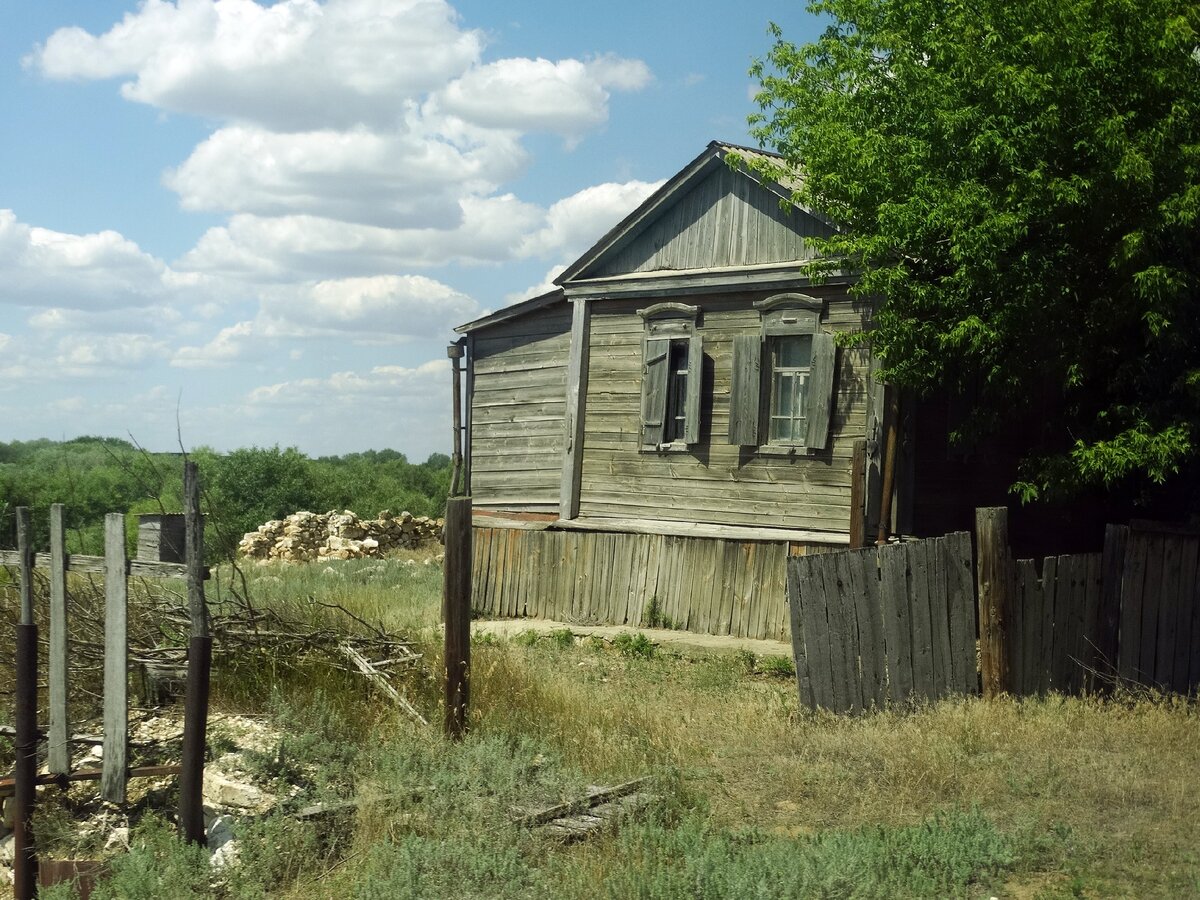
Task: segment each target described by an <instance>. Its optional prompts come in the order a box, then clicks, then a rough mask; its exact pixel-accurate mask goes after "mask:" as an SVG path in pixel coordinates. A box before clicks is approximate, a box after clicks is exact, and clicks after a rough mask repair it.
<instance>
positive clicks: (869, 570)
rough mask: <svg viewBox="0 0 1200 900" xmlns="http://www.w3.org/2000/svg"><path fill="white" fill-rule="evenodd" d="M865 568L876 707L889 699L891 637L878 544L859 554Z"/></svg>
mask: <svg viewBox="0 0 1200 900" xmlns="http://www.w3.org/2000/svg"><path fill="white" fill-rule="evenodd" d="M858 558H859V565H860V566H861V568H862V577H863V585H864V596H865V599H866V604H867V620H868V626H867V627H868V629H869V633H870V640H871V644H872V647H873V650H872V656H873V659H872V662H871V668H870V681H869V685H870V699H871V702H872V703H873V704H874V705H875V708H876V709H882V708H883V706H884V704H885V703H886V702H887V641H886V639H885V637H884V628H883V606H882V604H881V602H880V597H879V584H880V583H879V576H880V571H879V552H878V550H876V549H875V548H874V547H869V548H867V549H865V550H862V551H860V552H859V554H858Z"/></svg>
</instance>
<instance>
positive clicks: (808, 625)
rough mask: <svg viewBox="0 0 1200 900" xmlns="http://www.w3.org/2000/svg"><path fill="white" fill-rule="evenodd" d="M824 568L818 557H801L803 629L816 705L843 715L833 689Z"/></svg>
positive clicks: (801, 612) (801, 613)
mask: <svg viewBox="0 0 1200 900" xmlns="http://www.w3.org/2000/svg"><path fill="white" fill-rule="evenodd" d="M823 568H827V566H826V565H825V564H824V563H823V561H822V560H819V559H817V558H816V557H811V556H806V557H801V558H800V567H799V575H800V580H799V582H798V585H799V591H800V619H801V627H802V628H803V631H804V647H805V653H806V655H807V658H808V671H809V677H810V680H811V684H812V692H813V702H814V703H815V705H816V706H819V707H821V708H822V709H828V710H833V711H834V712H842V707H841V706H839V705H838V702H837V698H836V696H835V694H834V689H833V679H834V674H833V662H832V659H831V656H830V651H831V641H830V633H829V618H828V612H827V606H826V601H825V579H824V576H823V572H822V569H823Z"/></svg>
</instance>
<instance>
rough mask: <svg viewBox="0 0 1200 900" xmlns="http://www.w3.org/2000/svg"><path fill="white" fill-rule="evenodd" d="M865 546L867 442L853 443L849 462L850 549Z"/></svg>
mask: <svg viewBox="0 0 1200 900" xmlns="http://www.w3.org/2000/svg"><path fill="white" fill-rule="evenodd" d="M866 544H867V440H866V438H859V439H858V440H856V441H855V442H854V455H853V456H852V457H851V460H850V548H851V549H852V550H855V549H858V548H859V547H865V546H866Z"/></svg>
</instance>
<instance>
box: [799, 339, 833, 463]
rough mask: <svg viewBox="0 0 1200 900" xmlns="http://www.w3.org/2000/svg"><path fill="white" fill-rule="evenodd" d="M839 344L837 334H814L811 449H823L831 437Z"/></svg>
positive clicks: (808, 439) (810, 380)
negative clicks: (834, 335) (834, 336)
mask: <svg viewBox="0 0 1200 900" xmlns="http://www.w3.org/2000/svg"><path fill="white" fill-rule="evenodd" d="M836 361H837V348H836V347H835V346H834V344H833V335H831V334H823V333H821V332H817V333H816V334H814V335H813V338H812V362H811V363H810V369H809V374H808V411H807V415H808V435H807V437H806V438H805V441H804V443H805V445H806V446H807V447H808V449H809V450H823V449H824V448H825V445H826V444H827V443H828V441H829V420H830V415H831V413H832V411H833V370H834V365H835V363H836Z"/></svg>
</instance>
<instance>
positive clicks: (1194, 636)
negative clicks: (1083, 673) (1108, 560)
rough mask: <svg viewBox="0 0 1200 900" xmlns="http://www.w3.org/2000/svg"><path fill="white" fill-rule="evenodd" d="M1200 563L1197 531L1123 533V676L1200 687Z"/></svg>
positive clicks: (1179, 688)
mask: <svg viewBox="0 0 1200 900" xmlns="http://www.w3.org/2000/svg"><path fill="white" fill-rule="evenodd" d="M1110 531H1111V529H1110ZM1198 564H1200V535H1198V534H1196V533H1178V532H1174V531H1170V530H1161V531H1160V530H1154V529H1152V528H1134V529H1131V530H1129V532H1128V534H1127V535H1126V536H1125V554H1124V566H1123V570H1122V572H1121V574H1120V578H1121V582H1120V585H1121V589H1120V597H1119V603H1120V608H1119V633H1118V637H1117V645H1118V650H1117V660H1116V668H1117V672H1118V674H1119V676H1120V678H1121V680H1123V681H1125V682H1129V683H1134V684H1141V685H1146V686H1150V687H1157V688H1162V689H1165V690H1172V691H1176V692H1179V693H1189V692H1191V691H1193V690H1195V689H1196V688H1197V687H1200V571H1198Z"/></svg>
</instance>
